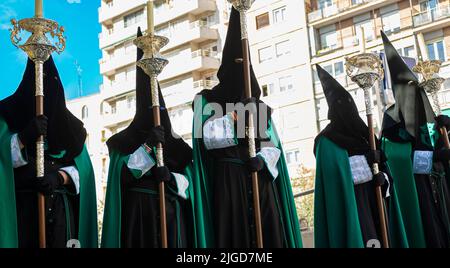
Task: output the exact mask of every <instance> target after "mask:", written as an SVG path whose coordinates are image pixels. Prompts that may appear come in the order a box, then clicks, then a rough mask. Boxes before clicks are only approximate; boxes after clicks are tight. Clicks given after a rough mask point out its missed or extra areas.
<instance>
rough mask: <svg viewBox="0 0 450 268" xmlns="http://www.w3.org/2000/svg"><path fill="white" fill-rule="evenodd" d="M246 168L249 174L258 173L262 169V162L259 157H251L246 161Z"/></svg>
mask: <svg viewBox="0 0 450 268" xmlns="http://www.w3.org/2000/svg"><path fill="white" fill-rule="evenodd" d="M247 167H248V170H249V171H250V172H259V171H261V170H262V169H263V168H264V160H262V158H261V157H258V156H256V157H251V158H250V159H249V160H248V161H247Z"/></svg>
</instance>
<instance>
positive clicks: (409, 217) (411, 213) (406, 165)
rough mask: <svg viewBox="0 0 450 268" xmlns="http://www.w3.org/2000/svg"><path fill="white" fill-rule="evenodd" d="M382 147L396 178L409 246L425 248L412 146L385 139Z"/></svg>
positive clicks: (395, 183) (395, 182)
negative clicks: (412, 159) (412, 160)
mask: <svg viewBox="0 0 450 268" xmlns="http://www.w3.org/2000/svg"><path fill="white" fill-rule="evenodd" d="M382 147H383V151H384V152H385V154H386V157H387V159H388V166H389V170H390V171H391V173H392V176H393V177H394V185H395V188H396V189H397V194H398V200H399V204H400V208H401V211H402V215H403V219H404V222H405V229H406V235H407V237H408V242H409V245H410V247H412V248H425V247H426V246H427V245H426V240H425V233H424V229H423V225H422V217H421V214H420V206H419V198H418V196H417V189H416V183H415V180H414V174H413V167H412V162H411V155H412V146H411V144H410V143H396V142H391V141H389V140H388V139H383V140H382Z"/></svg>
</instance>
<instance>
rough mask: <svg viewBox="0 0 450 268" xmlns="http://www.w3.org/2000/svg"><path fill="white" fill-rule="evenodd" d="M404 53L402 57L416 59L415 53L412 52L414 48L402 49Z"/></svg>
mask: <svg viewBox="0 0 450 268" xmlns="http://www.w3.org/2000/svg"><path fill="white" fill-rule="evenodd" d="M403 51H404V53H403V54H404V55H405V56H406V57H410V58H415V57H416V53H415V52H414V46H409V47H405V48H404V49H403Z"/></svg>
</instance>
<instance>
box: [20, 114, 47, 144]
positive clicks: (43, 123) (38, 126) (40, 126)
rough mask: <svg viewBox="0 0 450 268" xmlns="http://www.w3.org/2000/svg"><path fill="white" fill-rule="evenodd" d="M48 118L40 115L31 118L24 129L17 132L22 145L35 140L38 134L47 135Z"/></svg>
mask: <svg viewBox="0 0 450 268" xmlns="http://www.w3.org/2000/svg"><path fill="white" fill-rule="evenodd" d="M47 121H48V118H47V117H46V116H45V115H40V116H37V117H35V118H34V119H33V120H31V121H30V122H29V123H28V125H27V126H26V127H25V129H24V130H22V131H21V132H19V133H18V136H19V140H20V142H21V143H22V145H23V146H27V145H29V144H31V143H33V142H36V141H37V139H38V138H39V136H41V135H44V136H45V135H47V125H48V122H47Z"/></svg>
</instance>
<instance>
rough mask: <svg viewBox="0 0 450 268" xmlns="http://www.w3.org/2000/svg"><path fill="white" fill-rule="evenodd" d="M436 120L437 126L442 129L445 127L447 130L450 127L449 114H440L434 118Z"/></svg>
mask: <svg viewBox="0 0 450 268" xmlns="http://www.w3.org/2000/svg"><path fill="white" fill-rule="evenodd" d="M434 120H435V121H436V128H437V129H440V128H442V127H445V128H446V129H447V130H448V129H450V117H449V116H447V115H443V114H441V115H438V116H436V118H434Z"/></svg>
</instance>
